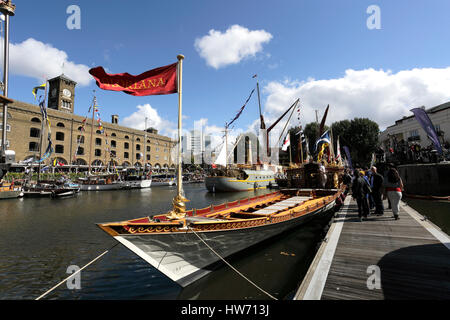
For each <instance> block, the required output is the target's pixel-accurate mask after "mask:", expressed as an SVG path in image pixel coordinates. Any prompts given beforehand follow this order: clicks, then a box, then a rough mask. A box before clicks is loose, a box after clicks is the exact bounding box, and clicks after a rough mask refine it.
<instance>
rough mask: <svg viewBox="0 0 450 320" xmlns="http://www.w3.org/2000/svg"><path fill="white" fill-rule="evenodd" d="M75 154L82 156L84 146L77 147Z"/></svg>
mask: <svg viewBox="0 0 450 320" xmlns="http://www.w3.org/2000/svg"><path fill="white" fill-rule="evenodd" d="M77 155H78V156H83V155H84V148H83V147H78V150H77Z"/></svg>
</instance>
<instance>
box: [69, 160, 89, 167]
mask: <svg viewBox="0 0 450 320" xmlns="http://www.w3.org/2000/svg"><path fill="white" fill-rule="evenodd" d="M72 164H73V165H77V166H85V165H87V162H86V161H85V160H83V159H77V160H76V161H73V162H72Z"/></svg>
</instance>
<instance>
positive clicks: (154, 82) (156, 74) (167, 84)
mask: <svg viewBox="0 0 450 320" xmlns="http://www.w3.org/2000/svg"><path fill="white" fill-rule="evenodd" d="M177 66H178V63H177V62H176V63H173V64H170V65H167V66H163V67H159V68H156V69H152V70H149V71H146V72H144V73H141V74H139V75H136V76H135V75H131V74H129V73H127V72H125V73H117V74H109V73H106V72H105V70H104V69H103V67H95V68H92V69H90V70H89V73H90V74H91V75H92V76H93V77H94V79H95V81H96V83H97V86H98V87H100V88H101V89H103V90H111V91H122V92H125V93H127V94H130V95H133V96H149V95H160V94H171V93H177V92H178V88H177Z"/></svg>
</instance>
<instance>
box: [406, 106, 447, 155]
mask: <svg viewBox="0 0 450 320" xmlns="http://www.w3.org/2000/svg"><path fill="white" fill-rule="evenodd" d="M411 112H412V113H414V116H415V117H416V120H417V121H418V122H419V123H420V125H421V126H422V128H423V130H425V132H426V134H427V135H428V138H430V140H431V141H433V144H434V146H435V147H436V149H437V151H438V152H439V154H441V155H442V146H441V143H440V142H439V138H438V135H437V133H436V130H434V126H433V123H432V122H431V120H430V117H429V116H428V114H427V113H426V111H425V110H424V109H422V108H414V109H411Z"/></svg>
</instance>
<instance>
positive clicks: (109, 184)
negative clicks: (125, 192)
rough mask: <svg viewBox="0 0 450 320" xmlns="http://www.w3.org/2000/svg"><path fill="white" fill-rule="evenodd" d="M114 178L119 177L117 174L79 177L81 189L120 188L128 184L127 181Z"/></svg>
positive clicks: (101, 189)
mask: <svg viewBox="0 0 450 320" xmlns="http://www.w3.org/2000/svg"><path fill="white" fill-rule="evenodd" d="M114 179H117V175H116V174H106V175H98V176H95V175H93V176H88V177H86V178H79V179H78V183H79V185H80V190H81V191H105V190H119V189H122V188H123V187H125V186H126V183H125V182H123V181H119V180H114Z"/></svg>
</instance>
